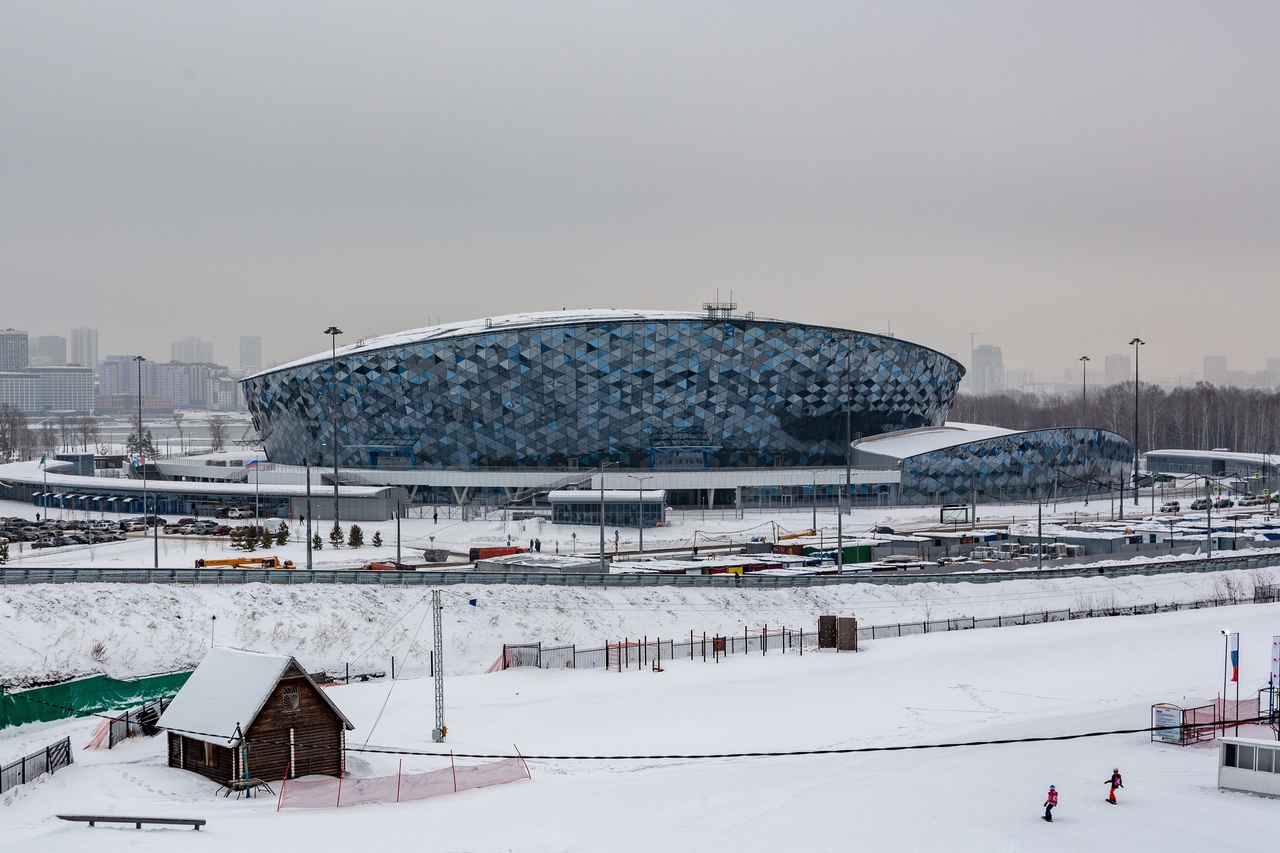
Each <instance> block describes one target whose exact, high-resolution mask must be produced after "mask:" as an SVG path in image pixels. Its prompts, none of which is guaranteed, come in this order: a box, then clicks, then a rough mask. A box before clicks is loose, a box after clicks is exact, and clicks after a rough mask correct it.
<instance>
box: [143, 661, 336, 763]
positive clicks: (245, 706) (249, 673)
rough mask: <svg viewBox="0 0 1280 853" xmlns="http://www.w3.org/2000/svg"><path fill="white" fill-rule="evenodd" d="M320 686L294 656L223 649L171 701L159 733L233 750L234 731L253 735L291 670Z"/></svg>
mask: <svg viewBox="0 0 1280 853" xmlns="http://www.w3.org/2000/svg"><path fill="white" fill-rule="evenodd" d="M291 667H292V668H293V669H294V670H296V671H297V673H298V674H299V675H301V676H302V677H303V678H305V679H307V681H308V682H310V683H311V686H312V687H316V683H315V682H314V681H311V676H309V675H307V671H306V670H305V669H303V668H302V666H301V665H299V663H298V662H297V661H296V660H295V659H294V658H293V657H292V656H291V655H271V654H265V653H263V652H249V651H245V650H243V649H232V648H227V647H224V646H219V647H216V648H213V649H210V650H209V653H208V654H207V655H205V656H204V660H202V661H200V665H199V666H198V667H196V671H195V672H193V673H191V677H190V678H189V679H187V683H186V684H184V685H183V686H182V689H181V690H179V691H178V695H177V696H175V697H173V702H172V703H170V705H169V707H168V708H166V709H165V712H164V714H163V715H161V717H160V723H159V725H160V728H162V729H167V730H170V731H174V732H178V733H179V734H182V735H185V736H186V737H189V738H192V739H193V740H200V741H205V742H207V743H212V744H217V745H218V746H226V747H233V746H235V745H236V744H237V743H238V742H239V741H238V739H237V738H236V726H237V725H239V727H240V732H241V733H242V734H243V733H244V732H246V731H248V730H249V726H251V725H253V721H254V720H255V719H257V717H258V713H259V712H260V711H261V710H262V707H263V705H265V704H266V702H267V699H268V698H269V697H270V696H271V691H273V690H275V687H276V684H278V683H279V681H280V679H281V678H283V677H284V676H285V675H286V673H290V668H291ZM316 692H317V693H319V694H320V696H321V697H322V698H323V699H324V701H325V702H327V703H328V705H329V707H330V708H331V709H333V712H334V713H335V714H337V715H338V717H339V718H340V719H341V720H342V722H343V725H345V726H346V727H347V728H348V729H353V728H355V726H353V725H351V721H350V720H348V719H347V718H346V715H344V714H343V713H342V711H340V710H338V706H337V705H335V704H334V703H333V700H332V699H330V698H329V696H328V694H326V693H325V692H324V691H323V690H321V689H320V688H319V687H316Z"/></svg>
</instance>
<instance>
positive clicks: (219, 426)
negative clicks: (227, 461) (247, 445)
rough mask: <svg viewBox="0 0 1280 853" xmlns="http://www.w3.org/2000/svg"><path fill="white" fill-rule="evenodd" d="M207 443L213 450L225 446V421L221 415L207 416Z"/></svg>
mask: <svg viewBox="0 0 1280 853" xmlns="http://www.w3.org/2000/svg"><path fill="white" fill-rule="evenodd" d="M209 442H210V443H211V444H212V445H213V449H214V450H222V449H223V448H224V447H226V446H227V419H226V417H225V416H223V415H210V416H209Z"/></svg>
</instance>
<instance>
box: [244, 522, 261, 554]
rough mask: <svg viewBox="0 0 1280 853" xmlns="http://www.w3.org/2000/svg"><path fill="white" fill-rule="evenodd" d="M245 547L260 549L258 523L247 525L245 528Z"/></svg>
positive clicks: (246, 548) (247, 548) (254, 549)
mask: <svg viewBox="0 0 1280 853" xmlns="http://www.w3.org/2000/svg"><path fill="white" fill-rule="evenodd" d="M244 549H245V550H246V551H256V550H258V528H257V525H253V526H250V527H246V528H245V529H244Z"/></svg>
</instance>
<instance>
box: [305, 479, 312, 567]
mask: <svg viewBox="0 0 1280 853" xmlns="http://www.w3.org/2000/svg"><path fill="white" fill-rule="evenodd" d="M306 462H307V571H311V570H312V565H311V457H310V456H309V455H308V456H307V460H306Z"/></svg>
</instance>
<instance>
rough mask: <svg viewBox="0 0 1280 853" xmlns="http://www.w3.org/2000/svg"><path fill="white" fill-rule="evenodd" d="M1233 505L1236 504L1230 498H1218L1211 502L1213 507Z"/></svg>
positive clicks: (1222, 507) (1227, 507) (1226, 507)
mask: <svg viewBox="0 0 1280 853" xmlns="http://www.w3.org/2000/svg"><path fill="white" fill-rule="evenodd" d="M1235 505H1236V502H1235V501H1233V500H1231V498H1218V499H1217V500H1216V501H1214V502H1213V508H1214V509H1230V508H1231V507H1233V506H1235Z"/></svg>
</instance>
